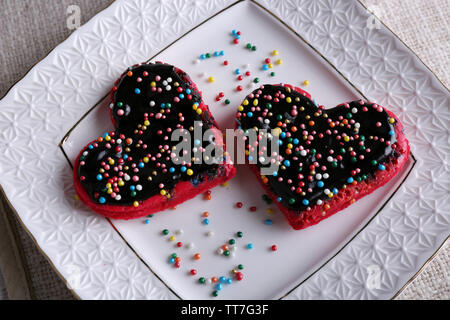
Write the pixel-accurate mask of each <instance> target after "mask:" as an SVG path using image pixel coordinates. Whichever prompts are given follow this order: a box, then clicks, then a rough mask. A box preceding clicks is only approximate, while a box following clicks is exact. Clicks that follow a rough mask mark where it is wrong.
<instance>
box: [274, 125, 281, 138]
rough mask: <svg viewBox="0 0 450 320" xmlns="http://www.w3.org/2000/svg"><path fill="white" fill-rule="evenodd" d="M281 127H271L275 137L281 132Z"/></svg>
mask: <svg viewBox="0 0 450 320" xmlns="http://www.w3.org/2000/svg"><path fill="white" fill-rule="evenodd" d="M281 131H282V130H281V128H279V127H276V128H275V129H273V130H272V134H273V135H274V136H275V137H278V136H279V135H280V134H281Z"/></svg>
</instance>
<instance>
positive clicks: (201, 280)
mask: <svg viewBox="0 0 450 320" xmlns="http://www.w3.org/2000/svg"><path fill="white" fill-rule="evenodd" d="M198 282H199V283H201V284H204V283H205V282H206V280H205V278H203V277H201V278H200V279H198Z"/></svg>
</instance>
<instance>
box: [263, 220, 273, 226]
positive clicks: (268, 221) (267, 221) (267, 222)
mask: <svg viewBox="0 0 450 320" xmlns="http://www.w3.org/2000/svg"><path fill="white" fill-rule="evenodd" d="M264 223H265V224H267V225H268V226H270V225H271V224H272V220H270V219H266V220H264Z"/></svg>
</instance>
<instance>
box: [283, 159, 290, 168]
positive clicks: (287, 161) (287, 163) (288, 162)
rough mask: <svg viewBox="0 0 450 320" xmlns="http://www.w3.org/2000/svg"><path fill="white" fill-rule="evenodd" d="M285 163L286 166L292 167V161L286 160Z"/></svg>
mask: <svg viewBox="0 0 450 320" xmlns="http://www.w3.org/2000/svg"><path fill="white" fill-rule="evenodd" d="M283 164H284V165H285V166H286V167H290V166H291V162H290V161H289V160H284V161H283Z"/></svg>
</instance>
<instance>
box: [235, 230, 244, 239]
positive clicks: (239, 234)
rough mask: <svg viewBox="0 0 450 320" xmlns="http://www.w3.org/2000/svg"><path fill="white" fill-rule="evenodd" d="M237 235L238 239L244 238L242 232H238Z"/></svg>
mask: <svg viewBox="0 0 450 320" xmlns="http://www.w3.org/2000/svg"><path fill="white" fill-rule="evenodd" d="M236 235H237V237H238V238H242V237H243V235H244V234H243V233H242V231H238V232H237V233H236Z"/></svg>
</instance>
